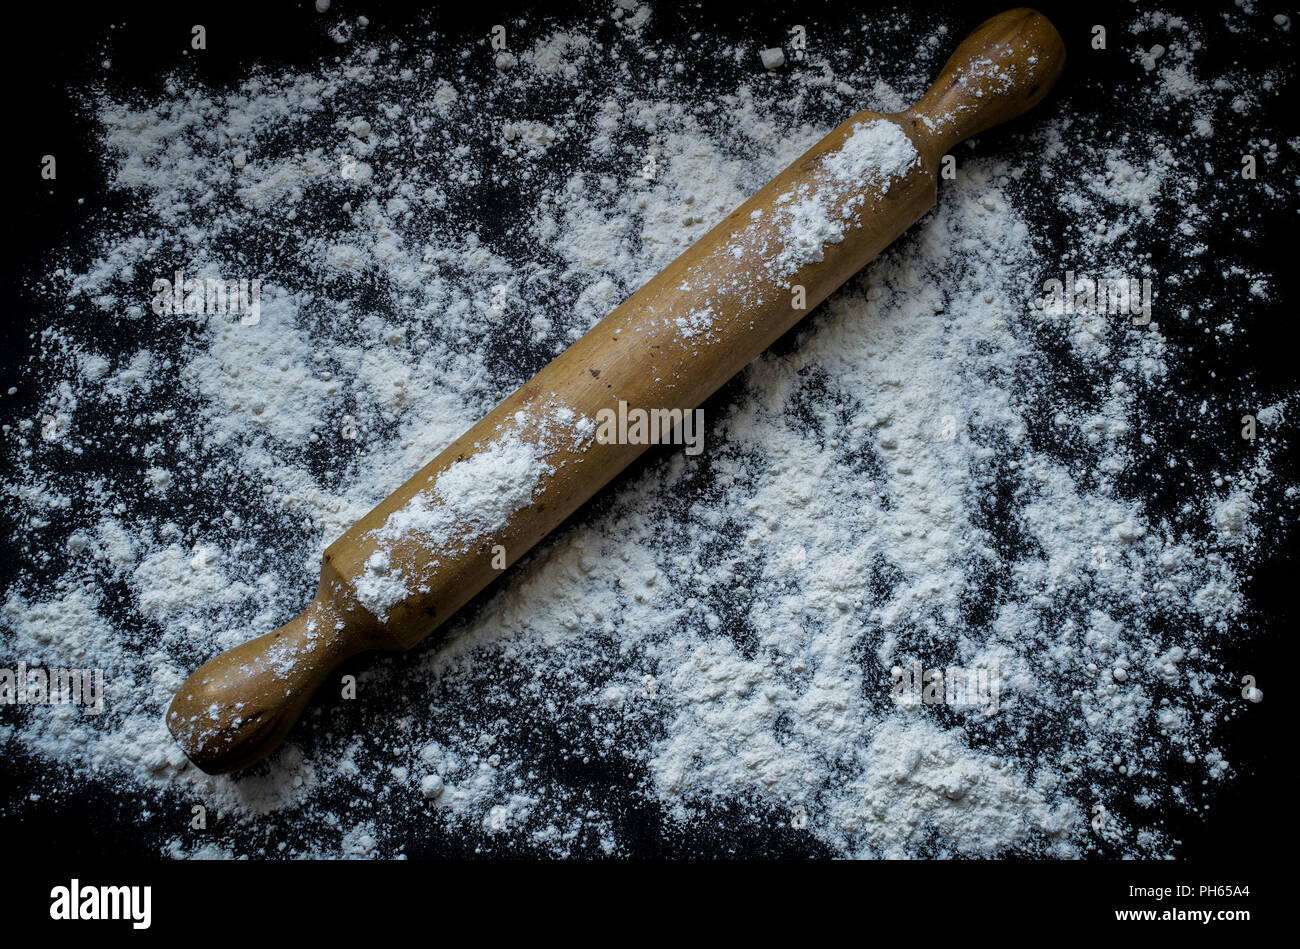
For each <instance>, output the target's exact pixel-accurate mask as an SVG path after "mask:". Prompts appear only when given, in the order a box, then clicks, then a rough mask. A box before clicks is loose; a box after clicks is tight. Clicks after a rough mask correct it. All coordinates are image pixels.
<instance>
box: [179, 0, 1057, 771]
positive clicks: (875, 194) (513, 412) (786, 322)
mask: <svg viewBox="0 0 1300 949" xmlns="http://www.w3.org/2000/svg"><path fill="white" fill-rule="evenodd" d="M1064 62H1065V47H1064V44H1063V43H1062V41H1061V37H1060V35H1059V34H1058V33H1057V31H1056V29H1055V27H1053V26H1052V24H1051V23H1050V22H1049V21H1048V20H1047V19H1046V18H1045V17H1044V16H1042V15H1041V14H1039V13H1037V12H1036V11H1034V10H1029V9H1017V10H1010V11H1007V12H1005V13H1001V14H999V15H997V16H995V17H993V18H992V19H990V20H988V21H986V22H985V23H983V24H982V25H980V26H979V27H978V28H977V29H976V30H975V31H974V32H973V33H972V34H971V35H970V36H969V37H967V38H966V40H965V41H964V42H962V44H961V45H960V46H959V47H958V48H957V50H956V51H955V52H954V53H953V55H952V57H951V58H950V59H949V60H948V62H947V64H946V65H945V66H944V68H943V71H942V73H940V75H939V78H938V79H937V80H936V81H935V83H934V85H933V86H932V87H931V88H930V89H929V91H928V92H927V93H926V94H925V96H924V97H923V98H922V99H921V101H920V102H918V103H917V104H916V105H915V106H913V107H912V108H910V109H907V110H906V111H903V112H897V113H893V114H890V115H884V114H881V113H877V112H867V111H864V112H858V113H857V114H855V115H853V116H852V117H850V118H849V119H848V120H847V121H846V122H844V123H843V124H842V125H840V126H839V127H838V128H836V129H835V130H833V131H832V132H831V133H830V134H829V135H827V136H826V137H825V138H823V139H822V140H821V141H820V142H818V143H817V144H816V145H814V146H812V148H810V149H809V150H808V151H807V152H805V153H804V154H803V155H802V156H800V157H799V158H798V159H797V160H796V161H795V162H794V163H793V164H791V165H790V166H789V167H788V168H786V169H785V170H784V171H782V172H781V173H780V174H779V175H777V176H776V177H775V178H773V179H772V181H770V182H769V183H768V184H767V185H766V186H765V187H764V188H763V189H762V190H760V191H759V192H758V193H757V194H755V195H754V196H753V197H752V198H750V199H749V200H748V201H747V202H745V203H744V204H743V205H741V206H740V207H739V208H737V209H736V210H735V211H733V212H732V213H731V215H730V216H728V217H727V218H726V219H725V220H723V221H722V222H721V223H720V224H718V225H717V226H716V227H714V228H713V229H712V230H711V231H709V232H708V233H707V234H705V235H704V236H703V237H701V238H700V239H699V240H698V241H697V242H696V243H695V244H694V245H693V246H691V247H690V248H689V249H688V250H686V251H685V252H684V253H683V254H682V255H681V256H680V257H678V258H677V259H676V260H674V261H673V262H672V263H671V264H669V265H668V266H667V267H666V268H665V269H664V270H663V271H662V272H661V273H660V274H659V275H658V276H656V277H655V278H654V279H652V280H651V281H649V282H648V283H647V284H645V285H644V286H643V287H641V289H639V290H637V291H636V292H635V293H634V294H632V296H630V297H629V298H628V299H627V300H626V301H625V302H624V303H622V304H621V305H620V306H619V307H618V308H617V309H615V310H614V311H613V312H612V313H611V314H610V315H609V316H607V317H606V318H605V319H604V320H602V321H601V322H600V323H598V324H596V326H594V327H593V328H592V329H591V330H590V331H589V332H588V333H587V334H586V335H585V336H583V337H582V338H581V339H579V340H578V341H577V342H575V343H574V344H573V345H572V346H570V347H569V348H568V349H567V350H565V351H564V352H563V353H561V354H560V355H559V356H557V357H556V358H555V359H554V360H553V361H552V362H551V363H550V364H548V365H547V366H546V367H545V368H544V369H542V370H541V371H540V372H538V373H537V374H536V375H535V376H533V377H532V378H531V379H529V380H528V381H527V382H526V383H524V385H523V386H521V387H520V388H519V389H518V390H517V391H516V392H514V393H513V394H512V395H510V396H509V397H508V398H506V400H505V401H504V402H502V403H501V404H500V405H498V406H497V407H496V408H495V409H494V410H493V411H492V412H491V413H490V414H488V415H487V417H486V418H484V419H482V420H481V421H480V422H479V423H478V424H476V425H475V426H474V427H473V428H471V429H470V430H469V431H468V432H466V433H465V434H464V435H463V436H461V437H460V438H459V439H458V440H457V441H455V442H453V443H452V444H451V445H450V446H448V448H447V449H446V450H445V451H443V452H442V454H440V455H439V456H438V457H437V458H434V459H433V461H431V462H429V464H428V465H426V466H425V467H424V468H422V469H421V470H420V471H418V472H417V473H416V474H415V475H414V476H412V477H411V478H410V479H409V480H408V481H407V482H406V483H405V484H403V485H402V486H401V487H399V488H398V489H397V490H396V491H394V492H393V493H392V494H391V495H389V497H388V498H387V499H385V500H384V501H383V502H381V503H380V504H379V505H378V506H377V507H375V509H374V510H372V511H371V512H370V513H368V514H367V515H365V516H364V517H363V518H361V520H359V521H358V522H357V523H356V524H355V525H353V526H352V527H351V528H350V529H349V530H348V531H347V532H346V533H345V534H344V535H343V536H342V537H340V538H339V539H338V540H336V541H335V542H334V543H333V544H331V545H330V546H329V547H328V548H327V549H326V551H325V554H324V556H323V558H322V564H321V572H320V585H319V587H318V589H317V592H316V596H315V598H314V599H313V600H312V602H311V604H310V605H308V607H307V608H306V609H305V610H303V612H302V613H301V614H299V615H298V616H296V617H294V618H293V619H292V620H290V621H289V622H288V623H286V624H285V625H284V626H281V627H280V628H279V629H277V630H274V631H273V632H270V633H267V634H265V635H263V636H261V637H259V638H257V639H253V640H251V641H250V642H247V643H244V644H243V645H241V646H237V647H235V648H234V649H231V650H229V651H227V652H225V653H222V654H221V655H218V656H216V657H215V658H213V659H211V660H210V661H208V662H207V663H205V664H204V665H203V666H201V667H200V668H199V669H198V670H197V671H195V672H194V674H193V675H191V676H190V677H189V679H187V680H186V681H185V683H184V684H183V685H182V686H181V688H180V690H179V691H178V692H177V694H176V696H175V698H174V699H173V701H172V703H171V707H170V708H169V709H168V710H167V713H166V722H167V726H168V728H169V729H170V731H171V733H172V735H173V736H174V737H175V739H176V741H177V742H178V743H179V744H180V746H181V748H182V749H184V751H185V753H186V754H187V755H188V756H189V758H190V760H191V761H192V762H194V764H196V765H198V767H200V768H202V769H203V770H204V771H206V772H209V773H211V774H219V773H224V772H228V771H234V770H237V769H240V768H243V767H246V766H248V765H250V764H253V763H254V762H256V761H258V760H259V759H261V758H263V757H265V756H266V755H267V754H269V753H270V752H271V751H272V750H273V749H275V748H276V747H277V746H278V745H279V744H280V743H281V742H282V741H283V740H284V738H285V736H286V735H287V734H288V732H289V730H290V729H291V728H292V727H293V725H294V723H295V722H296V721H297V719H298V717H299V715H300V714H301V713H302V711H303V709H304V707H305V706H306V704H307V702H308V701H309V700H310V698H311V696H312V695H313V693H314V692H315V691H316V690H317V688H318V687H319V686H320V685H321V683H322V682H323V681H324V680H325V679H326V677H328V676H329V675H330V673H331V671H333V670H334V669H335V668H336V667H337V666H338V665H339V663H341V662H343V661H344V660H346V659H348V658H350V657H352V656H354V655H356V654H358V653H361V652H366V651H381V650H382V651H396V650H405V649H409V648H411V647H412V646H414V645H415V644H416V643H418V642H420V641H421V640H422V639H424V638H425V637H426V636H428V635H429V634H430V633H431V632H432V631H433V630H434V629H435V628H436V627H437V626H438V625H439V624H440V623H442V622H443V621H445V620H446V619H447V618H448V617H449V616H451V615H452V614H453V613H454V612H456V610H457V609H458V608H459V607H461V606H462V605H463V604H464V603H466V602H467V601H468V600H469V599H471V598H472V597H473V596H474V595H475V594H476V593H478V592H479V591H480V590H482V589H483V588H484V587H485V586H486V585H487V584H488V583H489V582H490V581H491V580H492V579H494V578H495V577H496V576H498V575H499V574H500V571H501V570H502V569H503V568H504V567H506V566H508V565H509V564H511V563H513V562H514V561H516V560H517V559H518V558H519V557H520V556H522V555H523V554H524V553H525V552H526V551H527V550H528V549H529V548H531V547H532V546H533V545H534V544H536V543H537V542H538V541H539V540H541V539H542V538H543V537H545V536H546V534H548V533H549V532H550V531H552V530H553V529H554V528H555V527H556V526H558V525H559V524H560V522H561V521H563V520H564V519H565V518H566V517H568V515H569V514H571V513H572V512H573V511H574V510H576V509H577V508H578V507H579V506H580V505H582V504H583V503H584V502H585V501H587V500H588V499H589V498H590V497H591V496H592V495H594V494H595V493H596V492H597V491H599V490H600V488H601V487H603V486H604V485H605V484H606V483H607V482H609V481H610V480H611V479H612V478H613V477H614V476H615V475H617V474H618V473H619V472H620V471H622V470H623V469H624V468H625V467H627V465H628V464H629V463H630V462H632V461H633V459H635V458H636V457H637V456H638V455H640V454H641V452H642V451H644V450H645V448H646V447H647V445H646V444H645V438H644V437H642V438H641V439H639V443H638V439H635V438H630V437H624V438H623V439H622V441H623V443H619V441H620V440H619V438H617V437H614V438H611V437H608V436H609V434H610V433H611V432H612V430H613V426H612V424H611V425H607V426H606V429H605V436H606V437H603V438H602V437H601V433H600V432H599V431H593V429H595V427H596V426H595V420H596V419H602V420H604V421H608V420H609V419H611V418H612V413H615V412H620V411H621V412H623V413H624V414H625V416H626V415H628V414H631V413H630V410H629V407H631V409H636V408H640V409H642V410H643V411H650V410H656V411H658V410H664V411H667V410H669V409H673V408H675V409H679V410H681V411H683V412H690V411H691V410H692V409H694V408H695V407H696V406H698V405H699V404H700V403H701V402H703V401H704V400H705V399H706V398H707V397H708V396H709V395H711V394H712V393H713V392H714V391H715V390H717V389H718V387H719V386H721V385H722V384H723V383H724V382H726V381H727V380H728V379H730V378H731V377H732V376H733V375H735V374H736V373H737V372H738V371H739V370H740V369H742V368H743V367H744V366H746V365H747V364H748V363H749V362H751V361H752V360H753V359H754V358H755V357H756V356H758V355H759V354H760V353H761V352H762V351H763V350H764V349H766V348H767V347H768V346H769V345H770V344H771V343H773V342H774V341H775V340H776V339H777V338H778V337H780V336H781V335H782V334H783V333H785V332H786V330H788V329H790V327H792V326H793V325H794V324H795V323H797V322H798V321H799V320H800V319H801V318H802V317H803V316H804V315H805V314H806V313H807V312H808V311H809V310H811V309H812V308H814V307H816V305H817V304H818V303H820V302H821V301H822V300H824V299H825V298H826V297H827V296H828V295H829V294H830V293H831V292H832V291H834V290H835V289H836V288H838V287H839V286H840V285H841V284H843V283H844V282H845V281H846V280H848V279H849V277H851V276H852V275H853V274H855V273H857V271H858V270H860V269H861V268H862V267H863V266H864V265H865V264H867V262H869V261H870V260H871V259H872V258H874V257H875V256H876V255H877V254H879V253H880V252H881V251H882V250H883V249H884V248H885V247H886V246H888V245H889V244H890V242H891V241H893V240H894V239H895V238H896V237H898V235H899V234H901V233H902V232H903V231H905V230H906V229H907V228H908V227H910V226H911V225H912V224H913V223H915V222H916V221H917V220H918V219H919V218H920V217H921V216H922V215H923V214H925V213H926V212H927V211H928V210H929V209H930V208H931V207H933V206H934V203H935V199H936V196H937V191H936V177H937V174H936V170H937V168H938V165H939V162H940V161H941V159H942V158H943V156H944V155H945V154H946V153H947V152H948V151H949V150H950V149H951V148H952V147H953V146H954V145H956V144H957V143H959V142H961V141H963V140H964V139H966V138H968V137H970V136H972V135H976V134H978V133H980V132H983V131H985V130H986V129H989V128H991V127H993V126H995V125H997V124H999V123H1002V122H1005V121H1007V120H1009V119H1013V118H1015V117H1017V116H1019V115H1020V114H1021V113H1023V112H1025V111H1026V110H1027V109H1029V108H1031V107H1032V106H1034V105H1035V104H1037V103H1038V102H1039V101H1040V100H1042V98H1043V97H1044V96H1045V95H1047V93H1048V91H1049V90H1050V89H1051V87H1052V85H1053V83H1054V82H1055V81H1056V79H1057V77H1058V76H1059V75H1060V73H1061V69H1062V67H1063V65H1064ZM882 123H883V124H882ZM601 410H606V412H605V413H604V414H602V411H601ZM663 418H664V424H665V426H666V425H667V424H668V423H669V422H670V421H671V420H672V419H671V418H670V417H669V416H667V415H664V416H663ZM678 434H680V431H678ZM660 440H661V441H663V440H666V437H661V439H660Z"/></svg>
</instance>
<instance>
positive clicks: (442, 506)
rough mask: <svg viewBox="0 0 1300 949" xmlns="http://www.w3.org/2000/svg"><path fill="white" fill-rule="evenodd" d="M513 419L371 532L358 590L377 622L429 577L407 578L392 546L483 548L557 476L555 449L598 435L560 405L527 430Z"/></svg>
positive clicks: (587, 421)
mask: <svg viewBox="0 0 1300 949" xmlns="http://www.w3.org/2000/svg"><path fill="white" fill-rule="evenodd" d="M513 421H514V423H515V426H516V428H515V429H513V430H511V431H509V432H508V433H506V434H504V435H502V436H500V437H498V438H497V439H495V440H494V441H492V442H491V443H489V445H488V446H487V447H486V448H484V449H483V450H482V451H479V452H476V453H475V454H473V455H470V456H469V457H468V458H465V459H463V460H461V461H457V462H456V463H455V464H453V465H452V466H451V467H449V468H448V469H447V470H446V471H443V472H442V473H441V474H439V475H437V476H436V477H435V478H434V479H433V483H432V486H431V487H430V488H429V489H428V490H427V491H424V492H421V493H420V494H417V495H416V496H415V497H413V498H412V499H411V500H410V501H408V502H407V504H406V505H405V506H404V507H402V508H399V509H398V510H396V511H394V512H393V513H391V514H389V515H388V520H387V521H386V522H385V523H384V525H383V527H381V528H379V529H377V530H375V531H373V532H372V536H373V537H374V538H375V540H376V541H377V542H378V544H379V548H378V549H377V550H376V551H375V552H374V553H373V554H371V555H370V557H369V558H367V560H366V572H365V574H364V575H363V576H362V577H360V578H359V579H358V580H357V581H356V592H357V597H358V599H359V600H360V601H361V605H362V606H364V607H365V608H366V609H367V610H369V611H370V612H371V613H373V614H374V615H375V616H376V617H378V618H379V620H380V621H381V622H382V621H384V620H386V619H387V618H388V611H389V610H390V609H392V608H393V606H395V605H396V604H397V603H400V602H401V601H402V600H404V599H405V598H406V597H408V596H410V595H411V594H412V593H414V592H416V591H418V590H420V588H421V587H422V586H425V585H427V582H428V579H429V578H428V577H422V576H411V575H406V574H404V573H403V571H402V568H401V567H399V566H396V565H394V564H393V562H392V558H391V556H390V551H391V549H392V544H393V542H395V541H400V540H403V539H410V538H418V539H419V541H420V543H421V544H422V545H423V546H425V547H428V548H432V549H435V550H440V551H445V552H447V553H456V552H463V551H464V550H466V549H468V548H469V547H471V546H473V545H475V544H477V543H481V542H482V541H483V540H484V539H485V538H490V537H491V536H492V535H493V534H494V533H495V532H497V531H500V530H501V529H502V528H504V527H505V526H506V525H507V524H508V523H509V522H510V518H511V517H512V516H513V515H514V514H515V513H517V512H518V511H519V510H521V509H523V508H525V507H527V506H528V505H529V504H531V503H532V501H533V495H534V493H535V492H536V491H537V489H538V487H539V486H540V485H541V483H542V479H543V478H545V477H546V475H548V474H551V473H552V472H553V471H554V470H555V469H554V467H553V465H552V463H551V462H550V461H549V460H548V459H549V457H550V455H551V454H552V453H553V452H554V451H555V450H556V449H557V448H558V447H560V446H562V445H563V446H567V447H569V448H570V449H575V450H577V451H582V450H583V449H584V448H585V447H586V446H587V445H588V444H590V443H591V440H592V437H593V435H594V433H595V431H596V423H595V421H594V420H592V419H590V418H580V417H578V416H577V415H576V414H575V413H574V412H573V410H572V409H569V408H565V407H557V408H554V409H551V410H550V411H548V412H547V413H546V414H545V415H544V416H543V422H542V424H541V425H540V426H533V427H532V430H531V431H528V430H527V428H526V427H527V419H525V418H523V417H522V415H521V416H520V417H518V418H516V419H515V420H513ZM436 565H437V561H436V560H435V561H434V566H436Z"/></svg>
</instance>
